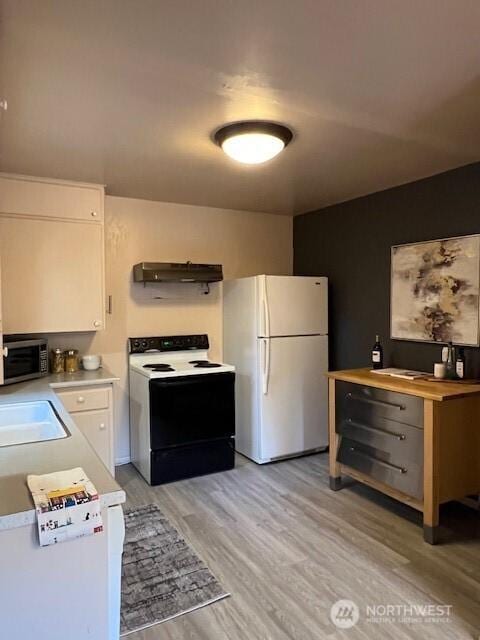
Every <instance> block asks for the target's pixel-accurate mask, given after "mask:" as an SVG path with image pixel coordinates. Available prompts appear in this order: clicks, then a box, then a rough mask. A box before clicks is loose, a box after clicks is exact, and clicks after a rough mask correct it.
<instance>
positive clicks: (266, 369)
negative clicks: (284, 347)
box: [262, 339, 270, 396]
mask: <svg viewBox="0 0 480 640" xmlns="http://www.w3.org/2000/svg"><path fill="white" fill-rule="evenodd" d="M262 343H263V376H262V382H263V395H264V396H266V395H267V393H268V383H269V380H270V340H266V339H263V340H262Z"/></svg>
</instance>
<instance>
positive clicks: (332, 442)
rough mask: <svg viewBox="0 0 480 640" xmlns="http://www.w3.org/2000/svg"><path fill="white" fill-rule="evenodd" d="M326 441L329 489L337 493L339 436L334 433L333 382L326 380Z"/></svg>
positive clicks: (339, 482)
mask: <svg viewBox="0 0 480 640" xmlns="http://www.w3.org/2000/svg"><path fill="white" fill-rule="evenodd" d="M328 440H329V451H328V456H329V459H328V461H329V468H330V489H331V490H332V491H338V490H339V489H341V488H342V478H341V475H340V465H339V464H338V462H337V452H338V447H339V446H340V436H339V434H338V433H337V432H336V431H335V380H331V379H329V380H328Z"/></svg>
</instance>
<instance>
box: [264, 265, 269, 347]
mask: <svg viewBox="0 0 480 640" xmlns="http://www.w3.org/2000/svg"><path fill="white" fill-rule="evenodd" d="M262 297H263V326H264V330H265V332H264V335H265V336H267V338H269V337H270V309H269V307H268V295H267V276H263V296H262Z"/></svg>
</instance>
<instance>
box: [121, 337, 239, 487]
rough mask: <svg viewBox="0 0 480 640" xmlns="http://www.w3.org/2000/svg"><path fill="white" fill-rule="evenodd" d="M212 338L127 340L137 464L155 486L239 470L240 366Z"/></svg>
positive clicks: (132, 435) (133, 450) (132, 439)
mask: <svg viewBox="0 0 480 640" xmlns="http://www.w3.org/2000/svg"><path fill="white" fill-rule="evenodd" d="M208 349H209V342H208V336H207V335H205V334H201V335H189V336H161V337H142V338H130V339H129V354H130V355H129V369H130V376H129V377H130V384H129V387H130V446H131V455H132V463H133V464H134V465H135V467H136V468H137V469H138V470H139V471H140V473H141V474H142V475H143V477H144V478H145V480H146V481H147V482H148V483H149V484H152V485H155V484H162V483H164V482H171V481H174V480H181V479H183V478H189V477H192V476H197V475H203V474H206V473H213V472H216V471H225V470H227V469H231V468H233V466H234V449H235V367H233V366H232V365H228V364H224V363H218V362H212V361H210V360H209V359H208Z"/></svg>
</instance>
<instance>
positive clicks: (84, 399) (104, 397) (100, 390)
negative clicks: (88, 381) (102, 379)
mask: <svg viewBox="0 0 480 640" xmlns="http://www.w3.org/2000/svg"><path fill="white" fill-rule="evenodd" d="M108 391H109V390H108V388H105V387H78V389H75V390H74V391H58V392H57V395H58V396H59V398H60V400H61V401H62V402H63V404H64V406H65V409H66V410H67V411H68V412H69V413H77V412H80V411H92V410H94V409H108V408H109V393H108Z"/></svg>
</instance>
